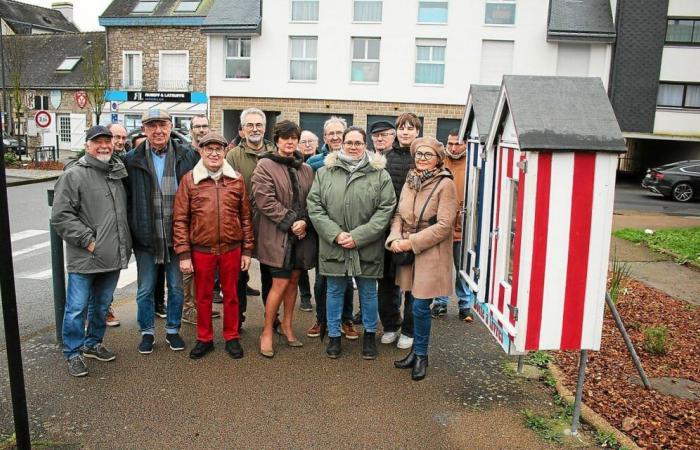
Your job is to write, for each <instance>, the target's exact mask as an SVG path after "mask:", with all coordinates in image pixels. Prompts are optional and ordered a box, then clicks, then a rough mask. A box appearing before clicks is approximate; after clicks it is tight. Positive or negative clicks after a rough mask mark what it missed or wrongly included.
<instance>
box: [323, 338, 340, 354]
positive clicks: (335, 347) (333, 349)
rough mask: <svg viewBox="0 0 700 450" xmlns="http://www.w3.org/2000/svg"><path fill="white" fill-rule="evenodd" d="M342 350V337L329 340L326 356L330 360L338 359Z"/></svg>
mask: <svg viewBox="0 0 700 450" xmlns="http://www.w3.org/2000/svg"><path fill="white" fill-rule="evenodd" d="M341 351H342V349H341V348H340V336H338V337H332V338H328V347H326V355H328V357H329V358H333V359H336V358H337V357H338V356H340V353H341Z"/></svg>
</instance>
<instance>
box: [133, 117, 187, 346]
mask: <svg viewBox="0 0 700 450" xmlns="http://www.w3.org/2000/svg"><path fill="white" fill-rule="evenodd" d="M141 124H142V127H141V128H142V129H143V132H144V134H145V135H146V140H145V141H144V142H142V143H141V144H140V145H139V146H138V147H136V148H135V149H133V150H132V151H130V152H129V153H127V155H126V157H125V165H126V168H127V171H128V173H129V177H128V178H127V179H126V183H125V184H126V189H127V199H128V217H129V228H130V229H131V235H132V238H133V246H134V254H135V255H136V267H137V270H138V276H137V280H138V290H137V292H136V305H137V307H138V313H137V320H138V322H139V328H140V332H141V343H140V344H139V347H138V350H139V353H141V354H144V355H147V354H150V353H151V352H153V345H154V342H155V304H154V297H153V293H154V289H155V284H156V278H157V272H158V271H157V267H158V264H163V265H164V266H165V278H166V281H167V284H168V299H167V318H166V325H165V332H166V337H165V340H166V342H167V343H168V345H169V346H170V349H171V350H173V351H178V350H184V349H185V341H183V340H182V338H181V337H180V323H181V320H182V299H183V298H182V297H183V295H182V275H181V274H180V265H179V261H178V258H177V256H176V255H175V252H174V251H173V236H172V230H173V225H172V224H173V205H174V201H175V193H176V192H177V188H178V185H179V183H180V180H181V178H182V177H183V176H184V175H185V174H186V173H187V172H189V171H190V170H192V168H193V167H194V166H195V164H196V163H197V161H198V159H199V155H197V153H195V152H194V151H193V150H192V149H191V148H190V146H189V145H187V146H184V145H181V144H179V143H177V142H175V141H173V140H172V139H170V132H171V131H172V128H173V123H172V120H171V118H170V114H168V112H167V111H165V110H163V109H151V110H148V111H146V112H145V113H144V114H143V116H142V117H141Z"/></svg>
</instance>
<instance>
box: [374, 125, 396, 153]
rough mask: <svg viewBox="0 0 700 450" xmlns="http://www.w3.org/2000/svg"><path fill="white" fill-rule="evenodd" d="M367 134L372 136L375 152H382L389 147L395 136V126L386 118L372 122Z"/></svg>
mask: <svg viewBox="0 0 700 450" xmlns="http://www.w3.org/2000/svg"><path fill="white" fill-rule="evenodd" d="M369 134H370V135H371V136H372V147H373V148H374V151H375V152H377V153H384V152H386V151H388V150H389V149H391V146H392V145H393V144H394V139H395V138H396V128H394V124H393V123H391V122H389V121H387V120H380V121H379V122H374V123H373V124H372V125H371V126H370V127H369Z"/></svg>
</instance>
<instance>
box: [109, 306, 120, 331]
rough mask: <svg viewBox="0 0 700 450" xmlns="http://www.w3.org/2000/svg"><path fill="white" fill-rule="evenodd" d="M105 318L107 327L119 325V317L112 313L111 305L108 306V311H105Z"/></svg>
mask: <svg viewBox="0 0 700 450" xmlns="http://www.w3.org/2000/svg"><path fill="white" fill-rule="evenodd" d="M106 318H107V326H108V327H118V326H119V325H120V322H119V319H117V316H115V315H114V310H113V309H112V307H111V306H110V307H109V311H107V316H106Z"/></svg>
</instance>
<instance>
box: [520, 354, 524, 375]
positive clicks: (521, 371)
mask: <svg viewBox="0 0 700 450" xmlns="http://www.w3.org/2000/svg"><path fill="white" fill-rule="evenodd" d="M524 362H525V356H524V355H519V356H518V375H521V374H522V373H523V363H524Z"/></svg>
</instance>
